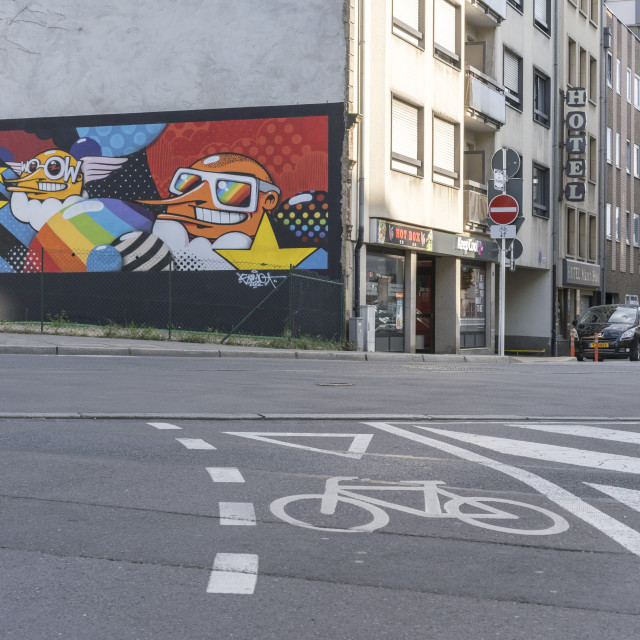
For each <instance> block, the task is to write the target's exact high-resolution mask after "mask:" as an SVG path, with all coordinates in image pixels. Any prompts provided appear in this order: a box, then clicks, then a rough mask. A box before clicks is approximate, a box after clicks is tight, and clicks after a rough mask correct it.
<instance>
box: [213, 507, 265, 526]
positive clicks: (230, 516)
mask: <svg viewBox="0 0 640 640" xmlns="http://www.w3.org/2000/svg"><path fill="white" fill-rule="evenodd" d="M220 524H222V525H230V526H253V525H255V524H256V512H255V509H254V508H253V504H252V503H251V502H221V503H220Z"/></svg>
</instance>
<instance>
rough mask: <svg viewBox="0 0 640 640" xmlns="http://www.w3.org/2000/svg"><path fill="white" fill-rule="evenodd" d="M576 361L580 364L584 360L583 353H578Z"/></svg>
mask: <svg viewBox="0 0 640 640" xmlns="http://www.w3.org/2000/svg"><path fill="white" fill-rule="evenodd" d="M576 360H577V361H578V362H582V361H583V360H584V356H583V355H582V354H581V353H576Z"/></svg>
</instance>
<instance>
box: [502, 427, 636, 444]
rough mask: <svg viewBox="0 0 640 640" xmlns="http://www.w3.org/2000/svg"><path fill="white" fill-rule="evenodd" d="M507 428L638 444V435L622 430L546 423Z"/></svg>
mask: <svg viewBox="0 0 640 640" xmlns="http://www.w3.org/2000/svg"><path fill="white" fill-rule="evenodd" d="M504 424H505V425H506V426H508V427H517V428H519V429H532V430H534V431H545V432H546V433H558V434H560V435H564V436H580V437H583V438H597V439H598V440H608V441H611V442H627V443H629V444H640V433H637V432H635V431H623V430H622V429H604V428H603V427H590V426H588V425H586V424H579V423H577V422H576V423H571V424H566V423H565V424H555V423H547V422H531V423H529V422H527V423H524V422H505V423H504ZM626 424H629V425H633V426H637V425H640V422H627V423H626Z"/></svg>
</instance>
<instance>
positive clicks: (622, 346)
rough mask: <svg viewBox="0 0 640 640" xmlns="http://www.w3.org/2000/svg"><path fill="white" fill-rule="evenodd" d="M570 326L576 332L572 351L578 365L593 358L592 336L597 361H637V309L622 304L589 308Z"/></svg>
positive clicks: (639, 311) (639, 354) (639, 350)
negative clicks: (623, 359)
mask: <svg viewBox="0 0 640 640" xmlns="http://www.w3.org/2000/svg"><path fill="white" fill-rule="evenodd" d="M573 324H574V326H575V327H576V329H577V331H578V340H577V343H576V345H575V350H576V358H577V359H578V360H579V361H582V360H584V359H585V358H593V357H594V354H595V337H596V335H597V336H598V360H604V359H605V358H629V360H633V361H636V362H637V361H638V360H640V346H639V345H640V307H637V306H632V305H624V304H606V305H600V306H597V307H591V308H589V309H588V310H587V311H586V313H585V314H584V315H583V316H582V318H580V320H578V321H574V323H573Z"/></svg>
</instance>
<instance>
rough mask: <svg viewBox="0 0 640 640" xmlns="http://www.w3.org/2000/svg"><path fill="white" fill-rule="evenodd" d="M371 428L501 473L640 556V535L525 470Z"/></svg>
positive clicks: (377, 425) (401, 432)
mask: <svg viewBox="0 0 640 640" xmlns="http://www.w3.org/2000/svg"><path fill="white" fill-rule="evenodd" d="M363 424H366V425H367V426H369V427H373V428H374V429H380V430H381V431H386V432H387V433H391V434H393V435H396V436H400V437H401V438H407V440H413V442H419V443H420V444H425V445H427V446H429V447H433V448H434V449H439V450H440V451H445V452H446V453H449V454H450V455H453V456H457V457H458V458H462V459H463V460H469V461H471V462H477V463H478V464H481V465H484V466H485V467H489V468H490V469H495V470H496V471H500V472H501V473H504V474H505V475H507V476H511V477H512V478H515V479H516V480H519V481H520V482H523V483H524V484H526V485H528V486H530V487H531V488H533V489H535V490H536V491H538V492H539V493H541V494H542V495H544V496H546V497H547V498H548V499H549V500H551V501H552V502H555V503H556V504H557V505H558V506H560V507H562V508H563V509H565V510H566V511H568V512H569V513H571V514H573V515H574V516H575V517H576V518H579V519H580V520H583V521H584V522H586V523H588V524H590V525H591V526H593V527H595V528H596V529H598V531H601V532H602V533H604V534H605V535H607V536H609V537H610V538H611V539H612V540H615V541H616V542H617V543H618V544H619V545H621V546H622V547H624V548H625V549H627V550H629V551H630V552H631V553H633V554H635V555H637V556H640V533H638V532H637V531H635V530H634V529H632V528H631V527H628V526H627V525H625V524H623V523H622V522H618V520H616V519H615V518H612V517H611V516H608V515H607V514H606V513H603V512H602V511H600V510H599V509H596V508H595V507H592V506H591V505H590V504H589V503H588V502H585V501H584V500H581V499H580V498H578V496H576V495H574V494H573V493H571V492H570V491H567V490H566V489H563V488H562V487H559V486H558V485H557V484H554V483H553V482H549V481H548V480H545V479H544V478H541V477H540V476H537V475H535V474H534V473H531V472H530V471H525V470H524V469H518V468H517V467H512V466H510V465H506V464H503V463H501V462H498V461H497V460H492V459H491V458H487V457H485V456H481V455H479V454H477V453H474V452H472V451H467V450H465V449H462V448H460V447H457V446H455V445H452V444H448V443H446V442H440V441H439V440H434V439H433V438H427V437H426V436H423V435H420V434H418V433H413V432H412V431H406V430H405V429H400V428H399V427H396V426H393V425H390V424H387V423H385V422H365V423H363Z"/></svg>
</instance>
